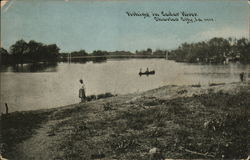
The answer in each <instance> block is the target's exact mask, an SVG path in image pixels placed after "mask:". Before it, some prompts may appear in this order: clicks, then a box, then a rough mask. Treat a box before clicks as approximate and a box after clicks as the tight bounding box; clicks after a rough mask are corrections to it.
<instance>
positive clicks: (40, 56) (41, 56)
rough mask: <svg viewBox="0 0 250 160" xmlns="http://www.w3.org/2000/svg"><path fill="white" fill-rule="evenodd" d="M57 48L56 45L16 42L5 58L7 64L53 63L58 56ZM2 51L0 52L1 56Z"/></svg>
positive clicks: (32, 41)
mask: <svg viewBox="0 0 250 160" xmlns="http://www.w3.org/2000/svg"><path fill="white" fill-rule="evenodd" d="M59 50H60V49H59V48H58V47H57V45H56V44H50V45H45V44H43V43H40V42H36V41H34V40H31V41H29V42H28V43H27V42H25V41H24V40H18V41H17V42H16V43H15V44H13V45H12V46H11V47H10V54H8V55H7V56H6V57H7V59H8V63H13V64H19V63H31V62H32V63H33V62H54V61H56V60H57V58H58V56H59ZM2 52H4V51H1V54H2Z"/></svg>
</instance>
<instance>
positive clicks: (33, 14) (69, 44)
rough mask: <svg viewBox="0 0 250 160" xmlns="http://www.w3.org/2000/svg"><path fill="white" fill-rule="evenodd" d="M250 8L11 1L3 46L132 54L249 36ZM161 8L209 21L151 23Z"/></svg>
mask: <svg viewBox="0 0 250 160" xmlns="http://www.w3.org/2000/svg"><path fill="white" fill-rule="evenodd" d="M249 8H250V7H249V5H248V3H247V0H237V1H236V0H219V1H216V0H144V1H142V0H9V1H8V2H7V3H6V4H5V5H4V6H3V7H1V45H2V47H3V48H5V49H7V50H8V49H9V47H10V46H11V45H12V44H14V43H15V42H16V41H17V40H20V39H23V40H25V41H27V42H28V41H30V40H35V41H38V42H42V43H45V44H54V43H55V44H57V45H58V46H59V48H60V49H61V52H71V51H77V50H81V49H84V50H86V51H87V52H92V51H94V50H106V51H115V50H126V51H132V52H134V51H135V50H142V49H147V48H152V49H153V50H155V49H175V48H176V47H178V46H179V45H180V44H181V43H184V42H188V43H191V42H198V41H202V40H208V39H210V38H213V37H224V38H228V37H233V38H241V37H246V38H249ZM162 11H163V12H165V13H168V12H172V13H180V12H182V11H184V12H188V13H197V14H198V16H197V18H200V19H202V20H204V18H212V19H213V21H206V22H204V21H203V22H195V23H189V24H187V23H186V22H183V21H178V22H168V21H167V22H166V21H160V22H159V21H155V20H154V18H153V17H152V12H156V13H160V12H162ZM126 12H136V13H149V14H150V16H151V17H150V18H144V17H141V16H128V15H127V13H126ZM161 17H162V16H161ZM180 17H182V16H179V17H178V18H180Z"/></svg>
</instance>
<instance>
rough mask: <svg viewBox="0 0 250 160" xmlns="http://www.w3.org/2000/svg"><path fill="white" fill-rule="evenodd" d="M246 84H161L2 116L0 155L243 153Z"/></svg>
mask: <svg viewBox="0 0 250 160" xmlns="http://www.w3.org/2000/svg"><path fill="white" fill-rule="evenodd" d="M249 96H250V85H249V83H230V84H220V85H216V84H215V85H214V86H164V87H161V88H158V89H154V90H150V91H146V92H143V93H134V94H127V95H119V96H116V97H111V98H106V99H100V100H95V101H91V102H86V103H81V104H75V105H70V106H65V107H61V108H55V109H50V110H39V111H30V112H15V113H11V114H9V115H3V116H2V117H1V125H2V134H1V135H2V140H1V141H2V142H1V146H0V147H1V152H2V155H3V157H6V158H9V159H13V160H15V159H17V160H33V159H41V160H47V159H55V160H59V159H60V160H61V159H65V160H71V159H72V160H78V159H79V160H80V159H141V160H142V159H149V154H148V152H149V150H150V149H151V148H153V147H157V148H160V149H161V151H162V154H163V156H164V157H165V158H175V159H179V158H186V159H192V158H202V159H208V158H209V159H215V158H216V159H218V158H230V159H231V158H235V159H239V158H246V157H247V155H249V153H250V146H249V144H250V143H249V140H250V134H249V126H250V125H249V124H250V121H249V115H250V114H249V113H250V109H249V108H250V98H249Z"/></svg>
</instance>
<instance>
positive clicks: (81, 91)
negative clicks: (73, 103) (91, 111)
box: [79, 79, 86, 102]
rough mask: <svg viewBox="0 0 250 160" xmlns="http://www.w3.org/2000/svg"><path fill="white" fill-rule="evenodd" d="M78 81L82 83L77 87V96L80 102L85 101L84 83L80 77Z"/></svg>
mask: <svg viewBox="0 0 250 160" xmlns="http://www.w3.org/2000/svg"><path fill="white" fill-rule="evenodd" d="M80 83H81V84H82V87H81V88H80V89H79V98H81V102H85V100H86V93H85V85H84V83H83V80H82V79H80Z"/></svg>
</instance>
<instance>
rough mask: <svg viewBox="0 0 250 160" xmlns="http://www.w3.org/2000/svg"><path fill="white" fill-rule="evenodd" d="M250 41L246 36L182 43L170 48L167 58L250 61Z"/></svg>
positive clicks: (179, 59) (192, 60) (203, 60)
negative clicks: (173, 48) (172, 48)
mask: <svg viewBox="0 0 250 160" xmlns="http://www.w3.org/2000/svg"><path fill="white" fill-rule="evenodd" d="M249 53H250V42H249V40H247V39H246V38H241V39H238V40H236V39H234V40H232V38H228V39H224V38H217V37H216V38H212V39H210V40H209V41H206V42H205V41H202V42H197V43H183V44H181V46H179V47H178V48H177V49H175V50H172V51H171V52H170V54H169V59H173V60H176V61H181V62H191V63H195V62H203V63H223V62H224V61H226V59H228V60H230V61H238V60H239V61H241V62H250V54H249Z"/></svg>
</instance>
